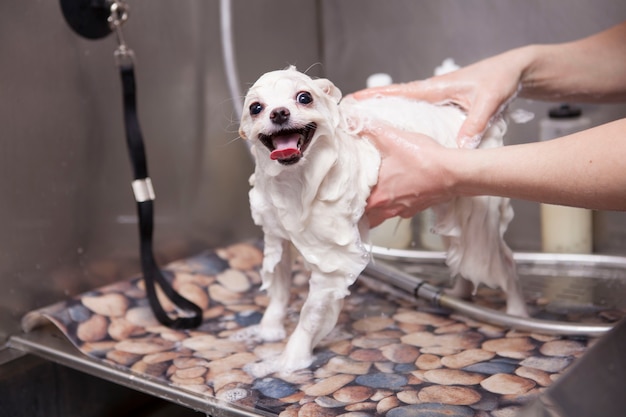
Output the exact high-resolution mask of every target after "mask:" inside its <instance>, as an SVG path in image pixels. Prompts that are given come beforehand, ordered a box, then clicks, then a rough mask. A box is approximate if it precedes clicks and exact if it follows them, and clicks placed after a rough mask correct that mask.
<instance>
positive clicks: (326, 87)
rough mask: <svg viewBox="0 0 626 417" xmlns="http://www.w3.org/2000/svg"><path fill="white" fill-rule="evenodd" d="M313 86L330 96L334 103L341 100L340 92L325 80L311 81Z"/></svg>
mask: <svg viewBox="0 0 626 417" xmlns="http://www.w3.org/2000/svg"><path fill="white" fill-rule="evenodd" d="M313 82H314V83H315V85H317V86H318V87H319V88H320V89H321V90H322V91H323V92H324V93H325V94H328V95H329V96H331V97H332V98H333V99H334V101H335V102H336V103H339V100H341V90H340V89H339V88H337V87H336V86H335V84H333V83H332V82H330V81H329V80H327V79H326V78H318V79H317V80H313Z"/></svg>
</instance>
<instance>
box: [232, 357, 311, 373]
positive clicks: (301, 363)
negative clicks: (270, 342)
mask: <svg viewBox="0 0 626 417" xmlns="http://www.w3.org/2000/svg"><path fill="white" fill-rule="evenodd" d="M311 363H313V356H312V355H300V356H298V357H292V356H289V355H287V354H286V352H283V353H282V354H281V355H279V356H272V357H269V358H265V359H263V360H262V361H260V362H255V363H250V364H248V365H246V366H244V368H243V369H244V371H246V372H247V373H248V374H250V375H251V376H253V377H255V378H264V377H266V376H268V375H270V374H275V373H278V374H280V375H289V374H292V373H293V372H296V371H299V370H302V369H305V368H308V367H309V366H310V365H311Z"/></svg>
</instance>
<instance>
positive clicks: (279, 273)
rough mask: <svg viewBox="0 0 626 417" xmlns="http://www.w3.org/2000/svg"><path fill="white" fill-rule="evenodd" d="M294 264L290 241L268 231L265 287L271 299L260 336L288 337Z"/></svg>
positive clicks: (264, 276)
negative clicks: (288, 312)
mask: <svg viewBox="0 0 626 417" xmlns="http://www.w3.org/2000/svg"><path fill="white" fill-rule="evenodd" d="M291 267H292V259H291V247H290V243H289V241H287V240H284V239H281V238H278V237H276V236H271V235H267V234H266V235H265V251H264V258H263V269H262V271H261V276H262V279H263V286H262V287H261V288H262V289H264V290H267V295H268V297H269V300H270V301H269V304H268V306H267V308H266V309H265V313H264V314H263V318H262V319H261V323H260V326H259V336H260V337H261V338H262V339H263V340H265V341H268V342H275V341H278V340H282V339H284V338H285V337H286V332H285V325H284V319H285V316H286V315H287V306H288V305H289V298H290V294H291V293H290V289H291Z"/></svg>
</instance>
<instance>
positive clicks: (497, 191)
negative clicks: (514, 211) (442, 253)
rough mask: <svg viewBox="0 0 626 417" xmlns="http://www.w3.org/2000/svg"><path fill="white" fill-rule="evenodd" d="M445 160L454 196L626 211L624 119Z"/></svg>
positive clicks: (458, 153) (454, 154) (460, 153)
mask: <svg viewBox="0 0 626 417" xmlns="http://www.w3.org/2000/svg"><path fill="white" fill-rule="evenodd" d="M449 156H450V157H451V158H453V159H452V160H449V161H447V162H445V164H446V166H447V167H448V168H449V170H451V171H452V172H451V176H452V178H454V179H455V185H454V190H455V193H456V194H461V195H485V194H493V195H501V196H506V197H511V198H520V199H526V200H534V201H540V202H545V203H553V204H563V205H571V206H582V207H587V208H594V209H608V210H626V119H622V120H619V121H616V122H613V123H609V124H606V125H603V126H599V127H597V128H593V129H589V130H587V131H584V132H580V133H577V134H574V135H570V136H566V137H563V138H559V139H554V140H551V141H547V142H536V143H530V144H523V145H513V146H506V147H503V148H496V149H485V150H473V151H472V150H458V151H457V150H454V151H452V152H451V155H449Z"/></svg>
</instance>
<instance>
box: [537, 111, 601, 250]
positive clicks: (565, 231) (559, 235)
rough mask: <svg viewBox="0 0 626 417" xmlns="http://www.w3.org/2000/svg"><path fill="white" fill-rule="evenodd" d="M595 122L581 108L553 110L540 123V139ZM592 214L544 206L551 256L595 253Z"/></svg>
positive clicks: (544, 236)
mask: <svg viewBox="0 0 626 417" xmlns="http://www.w3.org/2000/svg"><path fill="white" fill-rule="evenodd" d="M590 125H591V122H590V120H589V119H588V118H586V117H583V116H582V112H581V110H580V109H578V108H575V107H572V106H570V105H567V104H563V105H561V106H560V107H555V108H552V109H550V111H549V112H548V117H547V118H545V119H542V120H541V121H540V122H539V127H540V134H539V139H540V140H549V139H554V138H557V137H561V136H566V135H569V134H572V133H575V132H578V131H580V130H584V129H587V128H589V127H590ZM592 219H593V216H592V211H591V210H587V209H582V208H576V207H566V206H558V205H552V204H541V248H542V250H543V251H544V252H551V253H591V252H592V250H593V222H592Z"/></svg>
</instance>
